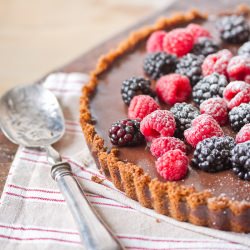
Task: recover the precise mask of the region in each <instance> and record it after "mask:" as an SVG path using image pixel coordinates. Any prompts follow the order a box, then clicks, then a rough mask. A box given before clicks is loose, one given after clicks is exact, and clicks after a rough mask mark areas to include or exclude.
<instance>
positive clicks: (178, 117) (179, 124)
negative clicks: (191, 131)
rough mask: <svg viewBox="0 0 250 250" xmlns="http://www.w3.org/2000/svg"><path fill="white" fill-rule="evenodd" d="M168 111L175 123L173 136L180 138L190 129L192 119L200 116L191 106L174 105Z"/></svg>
mask: <svg viewBox="0 0 250 250" xmlns="http://www.w3.org/2000/svg"><path fill="white" fill-rule="evenodd" d="M170 111H171V112H172V113H173V115H174V118H175V122H176V131H175V136H177V137H180V138H182V137H183V132H184V131H185V130H186V129H188V128H190V127H191V122H192V120H193V119H194V118H196V117H197V116H198V115H200V112H199V110H198V109H197V108H196V107H194V106H193V105H192V104H187V103H185V102H183V103H176V104H175V105H174V106H173V107H172V108H171V109H170Z"/></svg>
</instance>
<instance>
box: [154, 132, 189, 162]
mask: <svg viewBox="0 0 250 250" xmlns="http://www.w3.org/2000/svg"><path fill="white" fill-rule="evenodd" d="M174 149H179V150H181V151H182V152H183V153H186V145H185V143H184V142H183V141H181V140H180V139H178V138H175V137H159V138H156V139H155V140H153V142H152V144H151V146H150V151H151V153H152V155H153V156H155V157H156V158H158V157H160V156H162V155H163V154H164V153H166V152H167V151H169V150H174Z"/></svg>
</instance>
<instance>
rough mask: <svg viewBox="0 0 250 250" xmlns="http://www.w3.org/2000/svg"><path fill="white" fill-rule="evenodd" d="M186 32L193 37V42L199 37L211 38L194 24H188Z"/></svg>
mask: <svg viewBox="0 0 250 250" xmlns="http://www.w3.org/2000/svg"><path fill="white" fill-rule="evenodd" d="M187 31H188V32H190V34H191V35H192V36H193V39H194V41H195V42H196V41H197V39H198V38H199V37H211V34H210V33H209V31H208V30H206V29H205V28H204V27H202V26H200V25H199V24H196V23H190V24H189V25H188V26H187Z"/></svg>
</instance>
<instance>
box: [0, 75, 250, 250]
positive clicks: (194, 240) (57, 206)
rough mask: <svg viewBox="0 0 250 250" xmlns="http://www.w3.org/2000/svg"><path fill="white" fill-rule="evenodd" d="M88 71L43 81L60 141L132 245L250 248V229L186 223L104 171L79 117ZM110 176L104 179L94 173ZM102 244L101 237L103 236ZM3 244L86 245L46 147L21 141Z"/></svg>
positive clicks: (98, 204)
mask: <svg viewBox="0 0 250 250" xmlns="http://www.w3.org/2000/svg"><path fill="white" fill-rule="evenodd" d="M86 81H87V75H84V74H80V73H71V74H64V73H56V74H52V75H50V76H48V77H47V79H46V80H45V81H44V82H43V86H44V87H46V88H48V89H50V90H51V91H52V92H53V93H54V94H55V95H56V96H57V98H58V100H59V102H60V104H61V106H62V108H63V111H64V115H65V119H66V133H65V135H64V137H63V138H62V139H61V140H60V142H58V143H57V144H55V148H56V149H57V150H58V151H59V152H60V153H61V154H62V155H63V158H64V160H67V161H68V162H69V163H70V164H71V166H72V170H73V173H74V175H75V176H76V177H77V178H78V180H79V181H80V183H81V185H82V186H83V188H84V189H85V190H86V192H87V197H88V199H89V201H90V203H92V205H93V206H94V207H95V209H96V210H97V211H98V213H100V215H101V216H102V217H103V219H104V220H105V221H106V222H107V224H108V225H109V226H110V227H111V228H112V230H113V232H114V233H115V235H116V236H117V237H118V238H119V239H120V241H121V242H122V243H123V245H124V246H125V247H126V248H127V249H147V250H150V249H214V250H215V249H249V248H248V247H249V246H250V235H249V234H248V235H246V234H245V235H244V234H236V233H227V232H222V231H217V230H213V229H209V228H204V227H198V226H194V225H191V224H189V223H181V222H178V221H176V220H174V219H171V218H168V217H166V216H163V215H159V214H157V213H155V212H154V211H153V210H150V209H146V208H143V207H141V206H140V204H138V203H137V202H135V201H133V200H130V199H129V198H127V197H126V196H125V195H124V194H123V193H122V192H120V191H118V190H117V189H115V187H114V186H113V184H112V183H111V182H110V181H108V180H107V179H105V177H104V176H101V175H100V173H99V172H98V170H97V169H96V166H95V164H94V162H93V159H92V157H91V156H90V154H89V152H88V148H87V146H86V144H85V141H84V138H83V134H82V132H81V128H80V125H79V123H78V105H79V95H80V93H81V88H82V84H83V83H84V82H86ZM93 175H97V176H98V177H100V178H102V179H104V181H103V182H102V183H100V184H97V183H96V182H93V181H92V180H91V177H92V176H93ZM100 244H101V242H100ZM0 249H17V250H21V249H23V250H24V249H25V250H29V249H32V250H35V249H50V250H53V249H56V250H60V249H83V247H82V245H81V243H80V238H79V235H78V232H77V228H76V225H75V223H74V220H73V218H72V216H71V214H70V212H69V209H68V207H67V205H66V204H65V201H64V199H63V197H62V195H61V193H60V192H59V190H58V188H57V186H56V183H55V182H54V181H53V180H52V178H51V177H50V165H49V164H48V163H47V161H46V154H45V152H43V151H41V150H34V149H27V148H23V147H19V149H18V152H17V154H16V156H15V159H14V161H13V164H12V166H11V169H10V173H9V176H8V179H7V182H6V185H5V188H4V192H3V195H2V198H1V204H0Z"/></svg>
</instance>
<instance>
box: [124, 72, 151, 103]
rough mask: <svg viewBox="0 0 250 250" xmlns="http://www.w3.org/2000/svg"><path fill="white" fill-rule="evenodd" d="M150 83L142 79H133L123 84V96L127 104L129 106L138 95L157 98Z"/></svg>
mask: <svg viewBox="0 0 250 250" xmlns="http://www.w3.org/2000/svg"><path fill="white" fill-rule="evenodd" d="M150 84H151V83H150V81H149V80H146V79H144V78H142V77H131V78H129V79H127V80H125V81H123V83H122V88H121V94H122V99H123V101H124V102H125V104H127V105H129V104H130V102H131V100H132V99H133V97H134V96H136V95H141V94H143V95H150V96H152V97H154V96H155V93H154V91H153V90H152V89H151V88H150Z"/></svg>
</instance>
